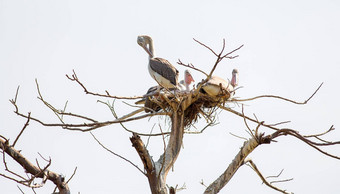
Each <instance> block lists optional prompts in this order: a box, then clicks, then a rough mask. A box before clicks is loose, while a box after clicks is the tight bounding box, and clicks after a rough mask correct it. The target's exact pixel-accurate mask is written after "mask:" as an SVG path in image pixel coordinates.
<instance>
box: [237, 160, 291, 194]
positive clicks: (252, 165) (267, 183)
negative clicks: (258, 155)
mask: <svg viewBox="0 0 340 194" xmlns="http://www.w3.org/2000/svg"><path fill="white" fill-rule="evenodd" d="M244 163H249V164H250V165H251V167H252V169H253V170H254V171H255V172H256V174H257V175H259V177H260V178H261V180H262V181H263V183H264V184H266V185H267V186H268V187H270V188H272V189H274V190H276V191H279V192H281V193H285V194H289V193H288V192H286V191H285V190H282V189H279V188H277V187H275V186H274V185H272V184H270V183H269V182H268V181H267V180H266V179H265V178H264V176H263V175H262V173H261V172H260V170H259V169H258V168H257V166H256V165H255V163H254V162H253V161H252V160H251V159H246V160H244Z"/></svg>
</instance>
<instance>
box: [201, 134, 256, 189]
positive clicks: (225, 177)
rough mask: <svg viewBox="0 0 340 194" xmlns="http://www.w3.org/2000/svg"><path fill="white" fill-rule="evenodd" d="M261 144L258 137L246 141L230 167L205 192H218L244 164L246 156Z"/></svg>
mask: <svg viewBox="0 0 340 194" xmlns="http://www.w3.org/2000/svg"><path fill="white" fill-rule="evenodd" d="M258 145H259V143H258V142H257V140H256V139H254V138H251V139H249V140H248V141H246V142H244V144H243V146H242V147H241V149H240V151H239V152H238V154H237V155H236V156H235V158H234V160H233V161H232V162H231V163H230V164H229V166H228V168H227V169H226V170H225V171H224V172H223V173H222V175H221V176H219V177H218V178H217V179H216V180H215V181H214V182H213V183H211V184H210V185H209V186H208V187H207V188H206V190H205V191H204V193H205V194H215V193H218V192H219V191H220V190H221V189H222V188H223V187H224V186H225V185H226V184H227V183H228V182H229V180H230V179H231V178H232V177H233V175H234V174H235V173H236V171H237V170H238V168H239V167H240V166H241V165H242V164H243V161H244V160H245V159H246V157H247V156H248V155H249V154H250V153H251V152H252V151H253V150H254V149H255V148H256V147H257V146H258Z"/></svg>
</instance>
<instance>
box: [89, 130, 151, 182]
mask: <svg viewBox="0 0 340 194" xmlns="http://www.w3.org/2000/svg"><path fill="white" fill-rule="evenodd" d="M90 134H91V135H92V137H93V138H94V139H95V140H96V142H97V143H98V144H99V145H100V146H102V148H104V149H105V150H106V151H108V152H110V153H111V154H113V155H115V156H117V157H118V158H120V159H123V160H125V161H126V162H128V163H130V164H131V165H132V166H134V167H135V168H137V169H138V170H139V171H140V172H141V173H142V174H143V175H145V176H146V174H145V173H144V172H143V171H142V170H141V169H140V168H139V167H138V166H137V165H136V164H134V163H133V162H131V160H128V159H126V158H125V157H123V156H121V155H119V154H117V153H115V152H113V151H112V150H110V149H108V148H107V147H105V146H104V145H103V144H102V143H101V142H100V141H99V140H98V139H97V138H96V136H94V135H93V133H92V132H90Z"/></svg>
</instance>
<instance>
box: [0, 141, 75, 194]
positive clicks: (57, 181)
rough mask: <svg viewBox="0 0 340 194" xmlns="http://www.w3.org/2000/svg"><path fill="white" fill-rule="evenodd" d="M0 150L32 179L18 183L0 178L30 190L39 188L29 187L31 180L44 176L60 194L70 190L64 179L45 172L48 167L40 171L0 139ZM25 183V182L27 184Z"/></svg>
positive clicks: (67, 192)
mask: <svg viewBox="0 0 340 194" xmlns="http://www.w3.org/2000/svg"><path fill="white" fill-rule="evenodd" d="M0 148H1V149H2V150H3V151H4V152H6V153H7V154H8V155H9V156H11V157H12V158H13V159H14V160H15V161H16V162H17V163H18V164H20V165H21V166H22V167H23V168H24V169H25V170H26V172H28V173H30V174H31V175H33V177H32V178H31V179H30V180H26V181H19V180H16V179H14V178H10V177H8V176H6V175H3V174H1V176H3V177H5V178H8V179H10V180H14V181H16V182H18V183H20V184H23V185H25V186H28V187H31V188H34V187H40V186H41V185H31V182H32V181H33V179H35V178H42V179H44V178H45V177H44V176H46V178H47V179H48V180H50V181H52V182H53V183H54V184H55V185H56V186H57V187H58V189H59V192H60V194H69V193H70V189H69V188H68V185H67V183H65V182H64V177H62V176H61V175H59V174H56V173H54V172H52V171H50V170H47V167H48V166H49V165H48V166H46V167H45V168H44V169H40V168H38V167H36V166H35V165H33V164H32V163H31V162H30V161H28V160H27V159H26V158H25V157H24V156H23V155H22V154H21V153H20V152H19V151H18V150H16V149H15V148H13V147H12V146H10V145H9V143H8V142H7V141H5V140H3V139H0ZM25 182H27V184H26V183H25Z"/></svg>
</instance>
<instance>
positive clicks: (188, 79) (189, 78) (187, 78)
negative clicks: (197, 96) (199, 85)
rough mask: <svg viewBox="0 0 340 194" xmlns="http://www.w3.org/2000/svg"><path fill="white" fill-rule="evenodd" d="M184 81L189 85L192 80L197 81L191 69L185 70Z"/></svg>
mask: <svg viewBox="0 0 340 194" xmlns="http://www.w3.org/2000/svg"><path fill="white" fill-rule="evenodd" d="M184 81H185V83H186V84H187V85H190V84H191V82H195V80H194V78H193V77H192V75H191V73H190V71H189V70H187V69H186V70H185V71H184Z"/></svg>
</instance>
